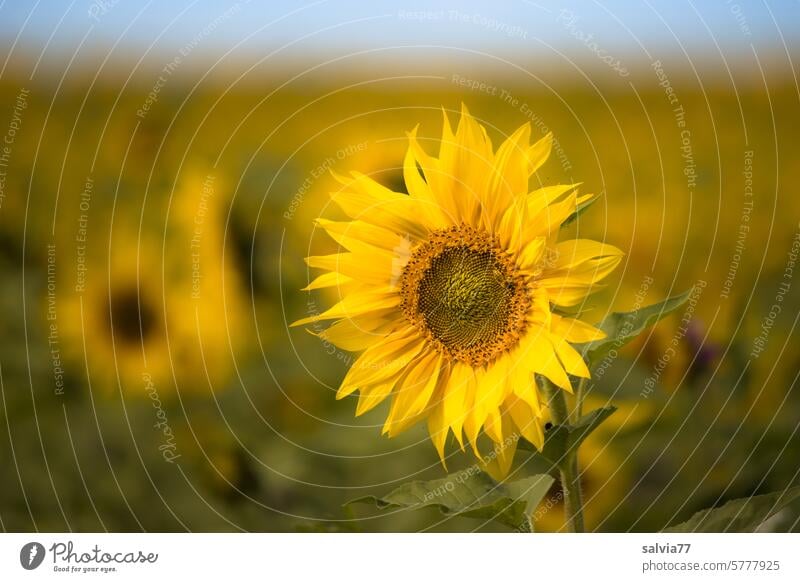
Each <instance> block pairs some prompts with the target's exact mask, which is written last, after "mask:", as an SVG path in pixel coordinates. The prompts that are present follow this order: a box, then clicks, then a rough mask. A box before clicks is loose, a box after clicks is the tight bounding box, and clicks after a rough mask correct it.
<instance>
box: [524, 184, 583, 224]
mask: <svg viewBox="0 0 800 582" xmlns="http://www.w3.org/2000/svg"><path fill="white" fill-rule="evenodd" d="M578 186H580V182H578V183H577V184H556V185H555V186H545V187H544V188H539V189H538V190H534V191H533V192H531V193H530V194H528V198H527V200H528V211H529V212H530V213H531V216H536V215H537V214H539V213H540V212H541V211H542V210H544V209H545V208H547V207H548V206H550V205H551V204H552V203H553V202H555V201H556V200H558V199H559V198H561V197H562V196H563V195H564V194H566V193H568V192H571V191H573V190H575V189H576V188H577V187H578Z"/></svg>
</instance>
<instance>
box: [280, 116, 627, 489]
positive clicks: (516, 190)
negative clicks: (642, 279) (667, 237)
mask: <svg viewBox="0 0 800 582" xmlns="http://www.w3.org/2000/svg"><path fill="white" fill-rule="evenodd" d="M530 133H531V132H530V125H529V124H526V125H523V126H522V127H520V128H519V129H518V130H517V131H515V132H514V133H513V134H512V135H511V136H510V137H508V139H506V140H505V142H504V143H503V144H502V145H501V146H500V147H499V148H498V149H497V150H496V151H495V150H494V148H493V147H492V143H491V141H490V139H489V137H488V135H487V133H486V130H485V128H484V127H483V126H481V125H480V124H479V123H478V122H477V121H476V120H475V119H474V118H473V117H472V116H471V115H470V113H469V112H468V111H467V109H466V107H464V106H462V111H461V118H460V121H459V123H458V127H457V128H456V131H455V132H453V131H452V129H451V126H450V124H449V121H448V118H447V115H446V113H445V115H444V127H443V130H442V138H441V141H440V143H439V152H438V157H434V156H433V155H431V154H430V153H428V152H427V151H426V149H425V148H423V147H422V146H421V145H420V143H419V140H418V139H417V136H416V130H413V131H411V132H410V133H409V134H408V138H409V145H408V149H407V152H406V156H405V161H404V169H403V177H404V181H405V185H406V188H407V190H408V194H404V193H399V192H394V191H392V190H390V189H388V188H386V187H384V186H382V185H381V184H379V183H378V182H376V181H374V180H372V179H371V178H370V177H368V176H365V175H363V174H360V173H358V172H353V173H351V175H350V176H349V177H342V176H337V179H338V180H339V182H340V183H341V184H342V186H341V188H340V189H339V190H338V191H337V192H335V193H333V195H332V196H333V201H334V202H335V203H336V204H337V205H338V206H339V207H340V208H341V209H342V210H343V211H344V213H345V214H346V215H347V216H348V217H349V219H350V220H348V221H343V222H336V221H330V220H325V219H319V220H318V221H317V224H318V226H320V227H321V228H323V229H324V230H325V231H326V232H328V234H330V236H331V237H333V239H334V240H335V241H336V242H337V243H338V244H339V245H340V246H341V247H342V251H341V252H339V253H336V254H333V255H327V256H312V257H308V259H306V261H307V263H308V265H309V266H310V267H312V268H315V269H322V270H323V271H325V272H324V273H323V274H321V275H320V276H319V277H317V278H316V279H314V280H313V281H312V282H311V283H310V284H309V285H308V287H306V289H309V290H310V289H319V288H325V287H337V288H338V290H339V293H340V294H341V300H340V301H339V302H338V303H337V304H335V305H334V306H333V307H331V308H330V309H328V310H327V311H325V312H323V313H320V314H316V315H313V316H311V317H307V318H304V319H302V320H300V321H297V322H295V324H294V325H306V324H310V323H316V322H319V321H329V322H332V324H331V325H330V326H329V327H327V328H326V329H325V330H324V331H322V332H319V334H318V335H320V336H321V337H322V338H324V339H325V340H327V341H330V342H331V343H333V344H334V345H336V346H338V347H340V348H342V349H344V350H349V351H354V352H361V353H360V355H359V357H358V358H357V359H356V360H355V362H354V364H353V365H352V367H351V368H350V370H349V371H348V373H347V375H346V377H345V378H344V380H343V381H342V384H341V387H340V388H339V391H338V394H337V398H344V397H346V396H348V395H350V394H353V393H355V392H356V391H357V392H358V393H359V397H358V404H357V407H356V414H357V415H360V414H363V413H365V412H367V411H368V410H370V409H372V408H374V407H375V406H377V405H378V404H380V403H381V402H383V401H385V400H389V401H390V402H391V404H390V406H389V411H388V416H387V419H386V422H385V424H384V427H383V432H384V434H387V435H389V436H390V437H391V436H394V435H396V434H398V433H400V432H402V431H404V430H406V429H407V428H409V427H411V426H413V425H415V424H416V423H418V422H421V421H427V426H428V430H429V432H430V436H431V440H432V442H433V444H434V446H435V447H436V450H437V451H438V453H439V456H440V458H441V459H442V461H443V462H444V459H445V444H446V441H447V439H448V435H449V434H451V433H452V434H453V435H454V438H455V440H456V441H457V442H458V444H459V445H460V447H461V448H462V449H464V447H465V443H468V444H469V445H471V447H472V449H473V450H474V452H475V454H476V455H477V456H478V458H479V459H483V460H484V462H486V464H487V469H489V470H490V471H491V472H492V473H494V474H498V475H505V474H506V473H507V472H508V470H509V468H510V466H511V461H512V459H513V456H514V452H515V450H516V446H517V441H518V440H519V439H520V438H524V439H526V440H528V441H530V442H531V443H532V444H534V445H535V446H537V447H539V448H541V447H542V446H543V443H544V432H543V425H544V422H545V419H546V417H547V406H546V402H545V401H544V399H543V398H541V397H540V394H539V388H538V387H537V383H536V381H535V376H536V375H539V376H542V377H544V378H546V379H547V380H549V381H550V382H552V383H553V384H555V385H556V386H559V387H560V388H562V389H564V390H566V391H568V392H571V391H572V388H571V381H570V376H577V377H584V378H586V377H589V370H588V369H587V367H586V364H585V362H584V360H583V358H582V357H581V355H580V354H579V353H578V352H577V351H576V350H575V348H574V347H573V346H572V345H571V344H573V343H583V342H588V341H592V340H595V339H600V338H602V337H603V336H604V334H603V333H602V332H601V331H600V330H598V329H596V328H594V327H592V326H590V325H588V324H586V323H584V322H582V321H580V320H578V319H574V318H570V317H565V316H563V315H559V313H557V312H556V311H557V308H559V307H570V306H575V305H578V304H580V303H581V302H582V301H583V300H584V299H585V298H586V297H587V295H588V294H589V293H591V292H592V291H593V290H595V289H596V288H597V282H598V281H599V280H600V279H602V278H604V277H605V276H606V275H608V274H609V273H610V272H611V271H612V270H613V269H614V268H615V267H616V266H617V265H618V264H619V262H620V260H621V257H622V253H621V252H620V251H619V250H618V249H617V248H615V247H613V246H610V245H607V244H603V243H599V242H595V241H591V240H582V239H577V240H568V241H563V242H559V241H558V235H559V230H560V228H561V225H562V224H563V223H564V222H565V221H566V220H567V219H568V218H570V217H571V216H572V215H573V214H574V213H575V212H576V211H577V209H578V208H579V207H580V206H581V205H583V204H585V203H586V202H588V201H590V200H591V198H592V195H584V196H581V195H579V194H578V189H577V188H578V185H577V184H568V185H554V186H545V187H542V188H538V189H534V190H533V191H530V190H529V181H530V179H531V176H532V175H533V174H534V173H535V172H536V171H537V170H538V169H539V168H540V167H541V166H542V164H543V163H544V162H545V161H546V159H547V157H548V156H549V154H550V148H551V144H552V136H551V135H547V136H545V137H544V138H542V139H540V140H538V141H536V142H535V143H534V144H533V145H531V144H530V137H531V135H530ZM482 435H485V437H488V439H490V440H491V442H493V447H492V451H493V452H492V453H490V454H489V455H488V457H487V456H486V455H484V454H482V453H481V451H480V448H479V440H481V441H482V440H484V439H485V437H484V436H482Z"/></svg>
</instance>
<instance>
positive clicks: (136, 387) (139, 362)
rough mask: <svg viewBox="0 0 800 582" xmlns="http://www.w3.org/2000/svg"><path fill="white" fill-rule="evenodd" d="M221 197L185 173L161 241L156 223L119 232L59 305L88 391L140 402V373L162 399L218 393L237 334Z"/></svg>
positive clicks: (239, 304)
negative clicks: (118, 393)
mask: <svg viewBox="0 0 800 582" xmlns="http://www.w3.org/2000/svg"><path fill="white" fill-rule="evenodd" d="M225 192H226V191H225V189H224V185H223V184H221V181H220V179H219V178H213V179H212V178H209V177H208V176H207V175H204V174H202V173H199V172H187V173H186V175H185V176H184V177H182V178H181V180H180V181H179V182H178V185H177V188H176V190H175V193H174V196H173V199H172V208H171V212H170V215H169V216H170V219H169V221H168V222H167V224H166V231H165V232H164V233H159V232H158V229H157V228H153V225H154V224H157V222H155V221H143V225H144V227H143V229H142V230H141V231H139V232H137V231H136V230H135V229H134V228H131V227H127V226H121V227H119V228H117V229H114V230H113V231H112V232H111V236H110V239H109V241H108V248H107V249H100V247H99V246H98V247H97V248H95V249H94V250H93V253H94V254H93V256H91V257H90V258H89V259H88V266H87V269H86V277H85V283H84V284H83V285H82V286H81V288H80V289H77V288H76V289H75V290H74V291H72V292H70V293H68V294H64V301H63V307H61V305H62V304H59V311H60V313H59V320H60V321H62V322H63V323H62V326H63V332H64V335H65V338H66V340H67V341H65V349H66V351H67V355H68V356H69V357H70V358H71V359H72V360H73V361H75V362H80V367H81V368H83V367H84V361H85V366H86V369H87V373H88V374H89V377H90V378H91V381H92V387H93V389H95V390H97V391H98V392H111V390H112V388H111V387H112V386H114V385H115V384H116V383H117V382H119V385H120V387H121V389H122V390H123V391H125V392H126V393H128V394H137V393H138V394H143V395H146V392H145V390H144V388H143V386H144V385H145V383H144V382H143V378H144V375H145V374H146V375H147V377H148V378H149V379H150V381H152V382H153V383H154V384H155V386H157V387H158V390H159V393H160V394H161V395H162V396H163V395H165V394H169V393H174V392H175V390H178V389H179V390H180V391H181V392H188V393H192V392H194V393H202V392H203V391H204V390H205V389H209V388H211V389H214V390H216V389H219V388H223V387H224V386H225V382H226V380H227V379H228V377H229V374H230V371H231V369H232V361H233V354H234V353H235V350H236V349H237V348H238V347H239V346H240V345H241V344H240V341H241V339H242V337H243V335H244V332H243V329H244V326H243V325H241V323H240V322H241V321H242V318H243V299H242V289H241V284H240V280H239V276H238V274H235V273H234V272H233V267H232V266H231V264H230V261H229V262H228V263H227V265H226V262H225V256H226V254H227V251H226V250H225V249H224V232H225V231H224V224H225V215H224V213H223V201H224V199H225ZM62 309H63V311H62ZM227 326H232V327H233V328H234V329H237V333H235V334H230V335H229V334H228V333H227V329H228V328H227Z"/></svg>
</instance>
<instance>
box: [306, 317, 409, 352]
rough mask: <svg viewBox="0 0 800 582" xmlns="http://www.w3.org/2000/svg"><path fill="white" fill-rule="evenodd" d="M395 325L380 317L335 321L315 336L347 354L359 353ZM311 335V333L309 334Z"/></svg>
mask: <svg viewBox="0 0 800 582" xmlns="http://www.w3.org/2000/svg"><path fill="white" fill-rule="evenodd" d="M396 325H397V323H396V322H395V321H392V319H384V318H382V317H369V316H367V317H356V318H352V319H342V320H341V321H337V322H336V323H334V324H333V325H331V326H330V327H328V328H327V329H325V330H323V331H321V332H320V333H318V334H314V335H317V336H318V337H319V338H320V339H323V340H325V341H329V342H330V343H332V344H333V345H335V346H337V347H339V348H341V349H343V350H347V351H349V352H360V351H361V350H365V349H367V348H368V347H369V346H371V345H372V344H375V343H377V342H378V341H380V340H381V339H382V338H383V337H385V336H386V334H387V333H389V331H390V330H391V329H392V328H393V327H394V326H396ZM311 333H313V332H311Z"/></svg>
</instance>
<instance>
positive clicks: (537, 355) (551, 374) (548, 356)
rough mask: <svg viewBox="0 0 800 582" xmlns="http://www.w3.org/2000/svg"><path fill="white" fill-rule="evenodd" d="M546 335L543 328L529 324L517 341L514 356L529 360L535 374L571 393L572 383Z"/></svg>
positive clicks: (546, 332) (547, 334)
mask: <svg viewBox="0 0 800 582" xmlns="http://www.w3.org/2000/svg"><path fill="white" fill-rule="evenodd" d="M548 336H549V333H548V331H547V330H545V329H544V328H536V327H534V326H531V327H530V328H529V330H528V333H527V334H526V335H525V337H524V338H523V339H522V340H521V341H520V343H519V347H518V350H519V354H518V355H517V356H516V357H519V358H524V360H523V361H526V362H529V363H530V366H531V367H532V369H533V370H534V371H535V372H536V373H537V374H540V375H542V376H544V377H546V378H547V379H548V380H550V381H551V382H553V384H555V385H556V386H559V387H560V388H563V389H564V390H566V391H567V392H570V393H571V392H572V385H571V384H570V381H569V378H568V377H567V373H566V372H565V371H564V368H563V367H562V366H561V362H559V360H558V357H557V356H556V352H555V349H554V348H553V344H552V343H551V342H550V338H549V337H548Z"/></svg>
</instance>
